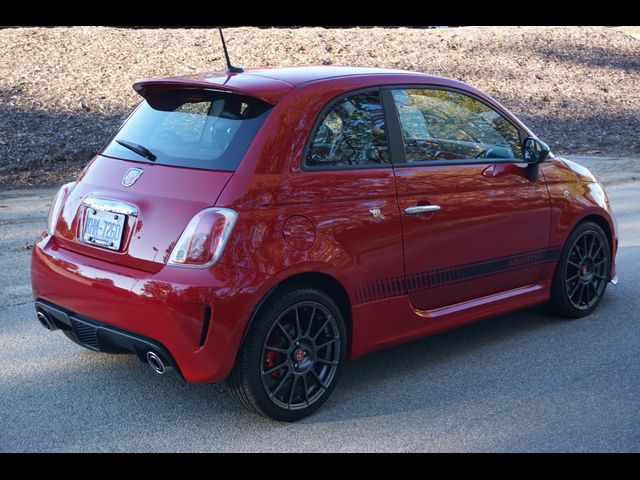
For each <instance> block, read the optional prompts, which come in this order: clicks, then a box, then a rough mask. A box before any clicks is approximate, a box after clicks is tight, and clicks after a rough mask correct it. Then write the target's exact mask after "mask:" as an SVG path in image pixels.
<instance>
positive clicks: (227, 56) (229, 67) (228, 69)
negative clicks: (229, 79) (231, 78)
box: [218, 27, 244, 73]
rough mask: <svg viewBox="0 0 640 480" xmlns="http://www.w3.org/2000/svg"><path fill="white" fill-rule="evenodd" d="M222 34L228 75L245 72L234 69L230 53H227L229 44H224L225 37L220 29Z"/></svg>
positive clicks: (240, 69) (221, 38)
mask: <svg viewBox="0 0 640 480" xmlns="http://www.w3.org/2000/svg"><path fill="white" fill-rule="evenodd" d="M218 31H219V32H220V40H222V49H223V50H224V58H226V59H227V73H242V72H244V70H243V69H242V68H240V67H234V66H233V65H231V60H229V52H227V44H226V43H224V35H222V28H220V27H218Z"/></svg>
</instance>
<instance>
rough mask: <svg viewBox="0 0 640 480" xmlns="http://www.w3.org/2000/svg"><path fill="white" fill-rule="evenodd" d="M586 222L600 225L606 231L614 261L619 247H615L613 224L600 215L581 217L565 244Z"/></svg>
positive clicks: (568, 234)
mask: <svg viewBox="0 0 640 480" xmlns="http://www.w3.org/2000/svg"><path fill="white" fill-rule="evenodd" d="M585 222H593V223H595V224H596V225H598V226H599V227H600V228H602V230H604V233H605V235H606V236H607V241H608V242H609V250H610V251H611V259H612V260H613V258H614V256H615V252H616V248H617V245H615V240H616V239H615V238H614V236H613V230H612V228H611V224H610V223H609V220H607V218H606V217H605V216H604V215H602V214H599V213H589V214H587V215H585V216H584V217H581V218H580V219H579V220H578V221H577V222H576V223H575V224H574V225H573V227H572V228H571V229H570V230H569V231H568V232H567V235H566V238H565V242H566V241H567V239H568V238H569V236H570V235H571V233H572V232H573V231H574V230H575V229H576V228H578V226H579V225H581V224H583V223H585Z"/></svg>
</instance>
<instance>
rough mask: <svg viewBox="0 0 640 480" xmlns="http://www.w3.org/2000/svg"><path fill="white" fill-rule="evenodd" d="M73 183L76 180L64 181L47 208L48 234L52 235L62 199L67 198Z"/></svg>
mask: <svg viewBox="0 0 640 480" xmlns="http://www.w3.org/2000/svg"><path fill="white" fill-rule="evenodd" d="M75 184H76V182H69V183H65V184H64V185H63V186H62V187H60V190H58V193H56V196H55V197H53V202H51V207H50V208H49V218H48V219H47V232H49V235H53V232H54V230H55V229H56V223H58V217H59V216H60V211H61V210H62V207H63V205H64V201H65V200H66V199H67V195H69V192H70V191H71V189H72V188H73V186H74V185H75Z"/></svg>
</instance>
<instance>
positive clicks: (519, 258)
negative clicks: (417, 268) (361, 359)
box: [354, 247, 562, 304]
mask: <svg viewBox="0 0 640 480" xmlns="http://www.w3.org/2000/svg"><path fill="white" fill-rule="evenodd" d="M561 251H562V247H552V248H545V249H541V250H533V251H529V252H524V253H519V254H516V255H510V256H506V257H499V258H495V259H490V260H485V261H483V262H476V263H469V264H464V265H458V266H455V267H451V268H446V269H444V268H438V269H433V270H427V271H424V272H416V273H411V274H409V275H407V278H404V277H402V276H395V277H388V278H382V279H378V280H373V281H369V282H364V283H362V284H360V285H358V286H357V288H356V291H355V295H354V296H355V299H356V304H362V303H367V302H373V301H375V300H383V299H385V298H391V297H398V296H402V295H406V294H407V293H417V292H420V291H423V290H427V289H432V288H438V287H444V286H448V285H452V284H454V283H459V282H464V281H466V280H473V279H477V278H482V277H487V276H490V275H497V274H502V273H508V272H512V271H516V270H520V269H523V268H529V267H533V266H536V265H543V264H547V263H554V262H555V261H556V260H557V259H558V258H559V257H560V252H561Z"/></svg>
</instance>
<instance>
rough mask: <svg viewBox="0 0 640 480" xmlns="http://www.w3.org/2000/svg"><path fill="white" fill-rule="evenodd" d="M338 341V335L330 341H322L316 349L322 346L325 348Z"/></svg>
mask: <svg viewBox="0 0 640 480" xmlns="http://www.w3.org/2000/svg"><path fill="white" fill-rule="evenodd" d="M337 341H338V337H334V338H332V339H331V340H328V341H326V342H324V343H322V344H320V345H317V346H316V350H320V349H321V348H324V347H326V346H327V345H331V344H332V343H334V342H337Z"/></svg>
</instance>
